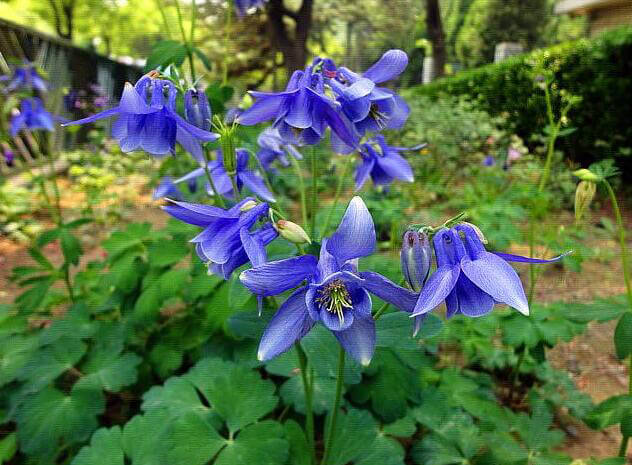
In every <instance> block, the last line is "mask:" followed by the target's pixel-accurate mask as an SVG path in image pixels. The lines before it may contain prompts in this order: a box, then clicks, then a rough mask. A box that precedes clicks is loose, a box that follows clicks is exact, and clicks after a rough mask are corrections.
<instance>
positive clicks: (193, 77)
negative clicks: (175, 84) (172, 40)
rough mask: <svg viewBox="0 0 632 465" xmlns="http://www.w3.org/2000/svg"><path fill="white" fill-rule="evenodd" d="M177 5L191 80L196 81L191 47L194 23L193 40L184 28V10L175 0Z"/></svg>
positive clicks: (192, 24)
mask: <svg viewBox="0 0 632 465" xmlns="http://www.w3.org/2000/svg"><path fill="white" fill-rule="evenodd" d="M193 5H195V1H193ZM175 6H176V13H177V15H178V25H179V26H180V34H182V42H184V44H185V45H186V47H187V57H188V58H189V66H190V67H191V80H192V81H193V82H195V67H194V63H193V52H191V47H192V46H193V28H194V23H191V41H189V38H188V37H187V33H186V32H185V30H184V22H183V20H182V11H181V10H180V2H179V1H178V0H175ZM192 8H193V7H192ZM193 10H195V8H193ZM193 14H195V13H193ZM193 18H195V16H193Z"/></svg>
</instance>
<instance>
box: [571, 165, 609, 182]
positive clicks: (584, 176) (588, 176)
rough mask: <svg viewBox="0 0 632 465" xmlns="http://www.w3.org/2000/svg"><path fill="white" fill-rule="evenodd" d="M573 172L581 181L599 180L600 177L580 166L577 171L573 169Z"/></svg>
mask: <svg viewBox="0 0 632 465" xmlns="http://www.w3.org/2000/svg"><path fill="white" fill-rule="evenodd" d="M573 174H574V175H575V176H577V177H578V178H579V179H581V180H582V181H590V182H601V181H602V179H601V177H600V176H597V175H596V174H595V173H593V172H592V171H590V170H588V169H586V168H582V169H579V170H577V171H573Z"/></svg>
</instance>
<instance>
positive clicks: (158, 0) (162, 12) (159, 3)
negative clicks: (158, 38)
mask: <svg viewBox="0 0 632 465" xmlns="http://www.w3.org/2000/svg"><path fill="white" fill-rule="evenodd" d="M155 3H156V6H157V7H158V11H159V12H160V16H161V17H162V22H163V23H164V26H165V32H166V33H167V37H171V29H170V28H169V21H167V13H165V9H164V7H163V4H162V0H156V2H155Z"/></svg>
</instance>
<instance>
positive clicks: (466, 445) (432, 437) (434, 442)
mask: <svg viewBox="0 0 632 465" xmlns="http://www.w3.org/2000/svg"><path fill="white" fill-rule="evenodd" d="M482 446H483V441H482V438H481V437H480V433H479V431H478V428H477V427H476V426H475V425H474V424H473V423H472V421H471V419H470V418H469V417H465V416H462V415H459V416H455V417H452V419H451V420H450V421H445V422H444V423H443V424H442V427H441V430H440V432H433V433H431V434H429V435H428V436H426V437H424V438H423V439H422V440H421V441H420V442H417V443H416V444H415V445H414V446H413V449H412V457H413V460H414V461H415V463H418V464H420V465H452V464H463V463H471V459H472V457H474V456H475V455H476V454H477V453H478V451H479V450H480V448H481V447H482Z"/></svg>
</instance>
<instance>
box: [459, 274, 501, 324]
mask: <svg viewBox="0 0 632 465" xmlns="http://www.w3.org/2000/svg"><path fill="white" fill-rule="evenodd" d="M455 291H456V297H457V299H458V305H459V311H460V312H461V313H462V314H464V315H467V316H470V317H478V316H483V315H487V314H488V313H489V312H491V311H492V309H493V308H494V299H492V297H491V296H490V295H489V294H487V293H485V292H484V291H482V290H481V289H480V288H479V287H478V286H476V285H475V284H474V283H472V281H470V280H469V278H468V277H467V276H466V275H465V273H461V276H459V280H458V281H457V283H456V287H455Z"/></svg>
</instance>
